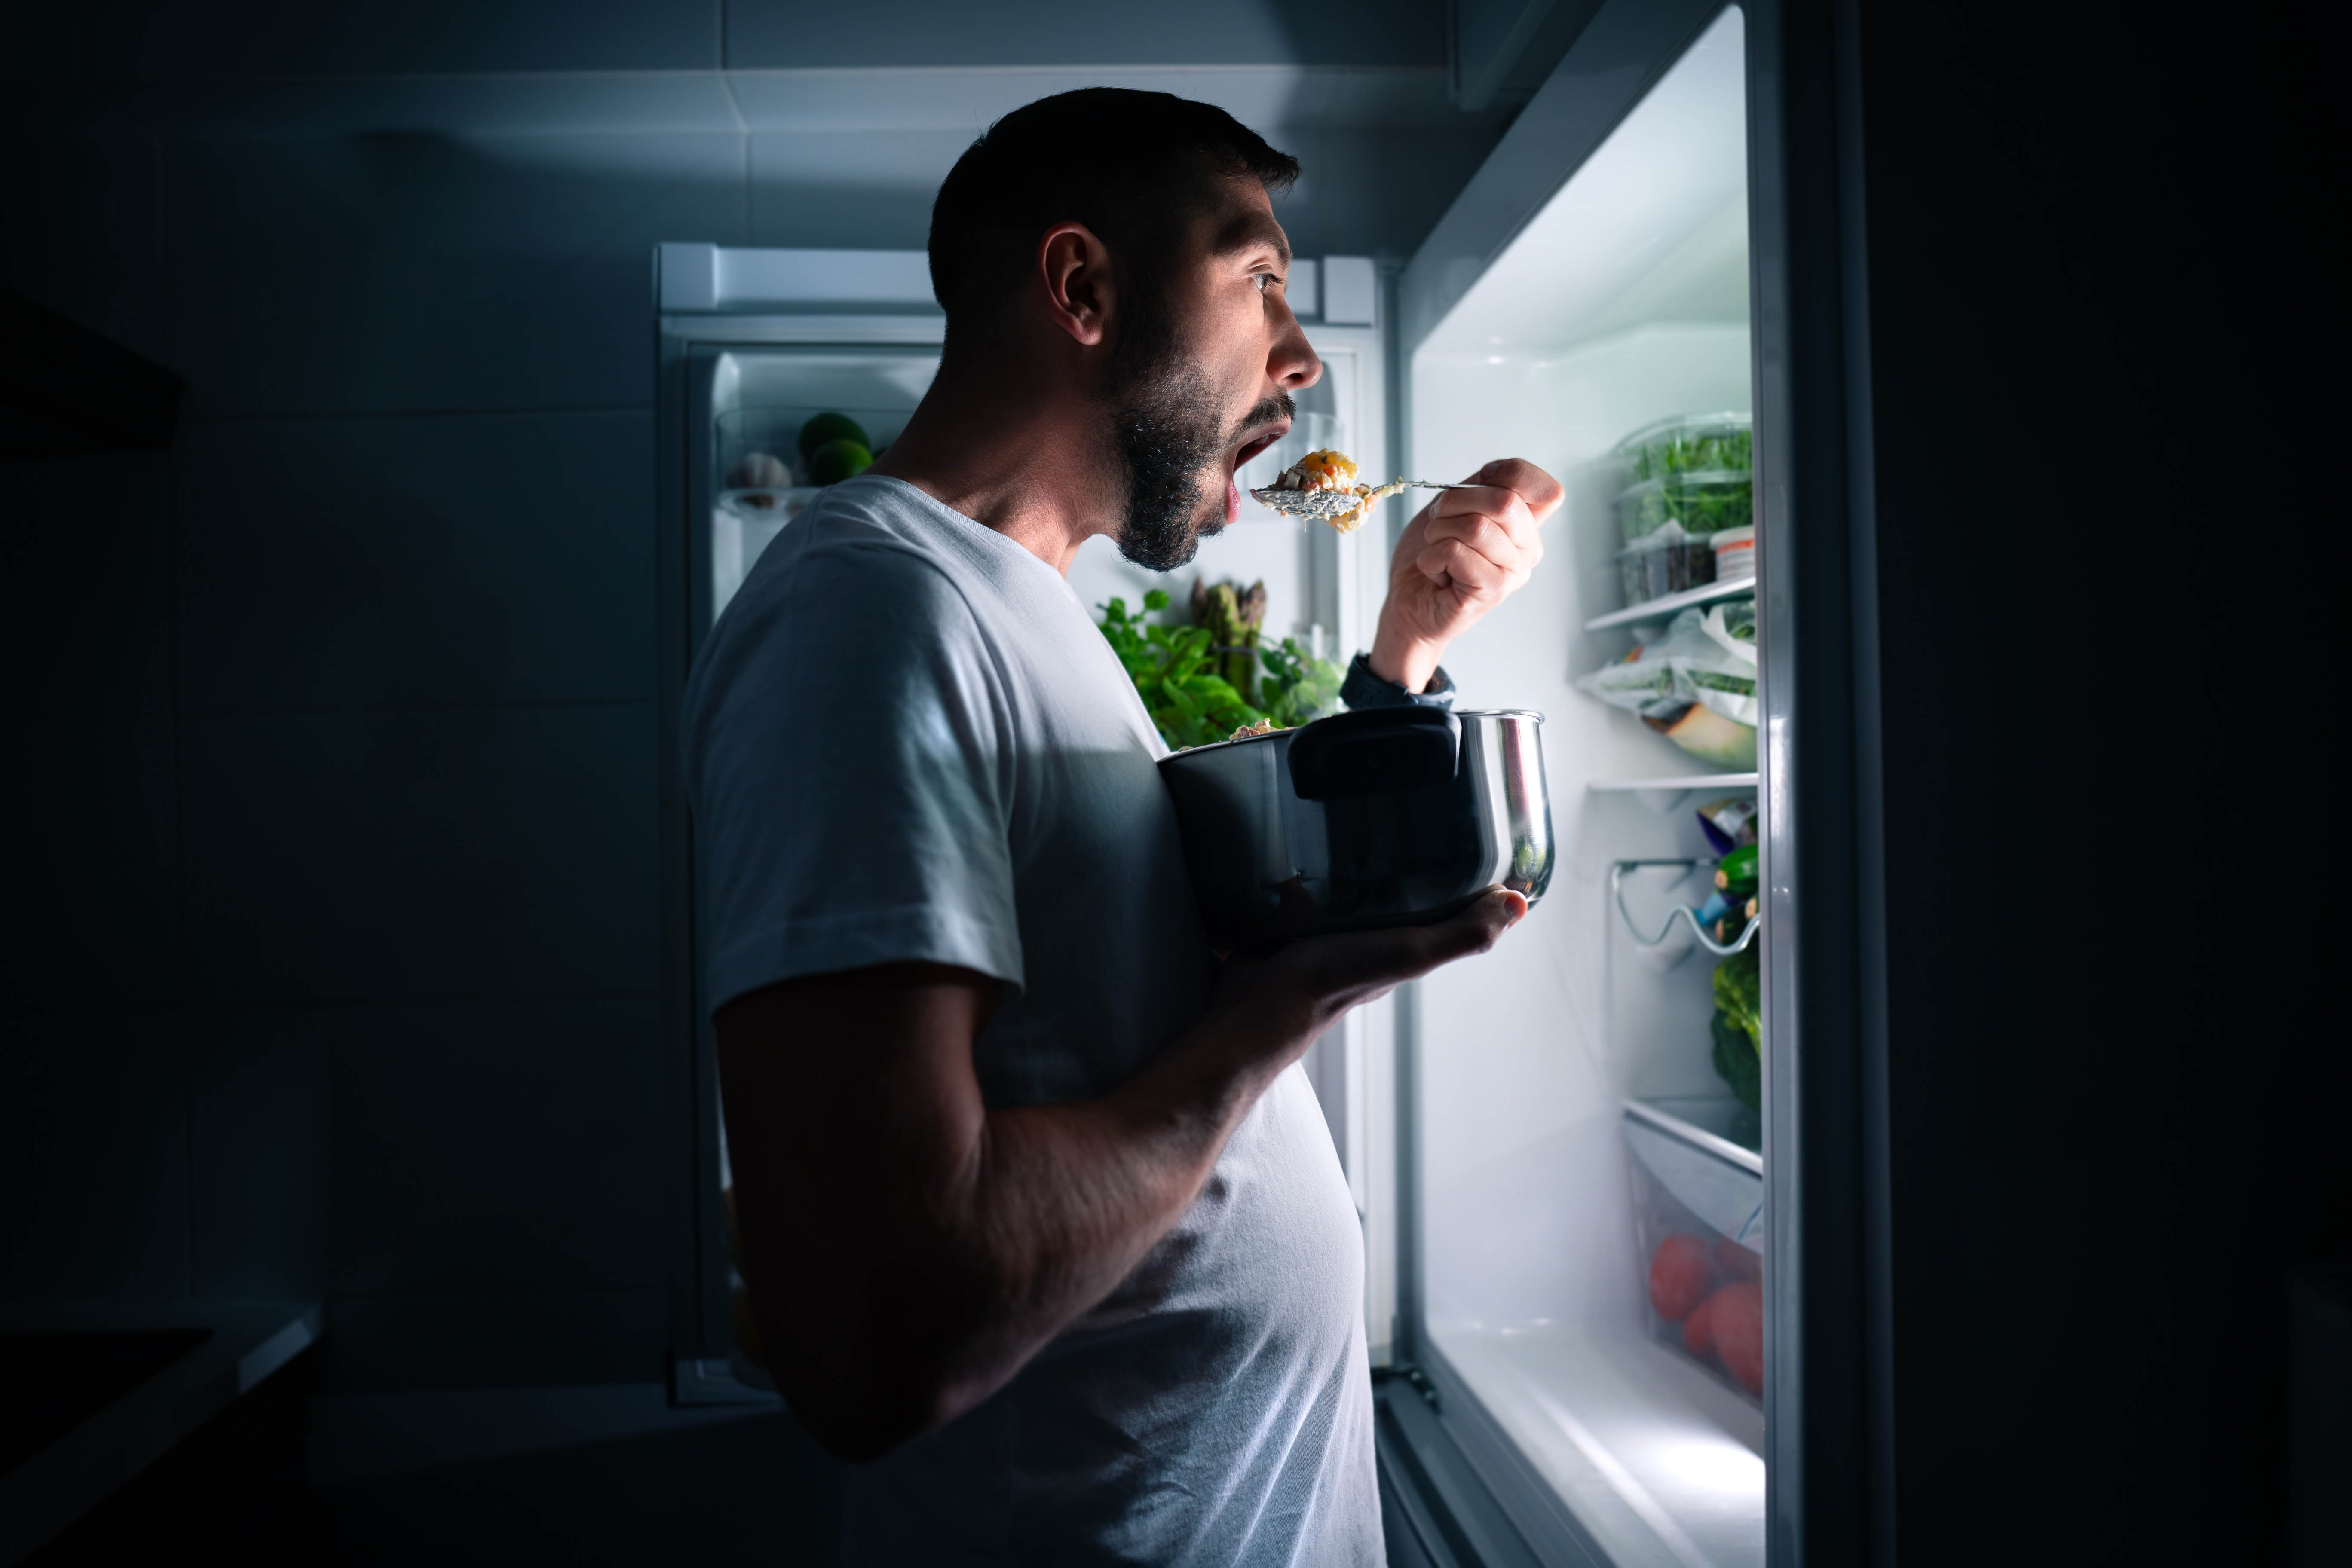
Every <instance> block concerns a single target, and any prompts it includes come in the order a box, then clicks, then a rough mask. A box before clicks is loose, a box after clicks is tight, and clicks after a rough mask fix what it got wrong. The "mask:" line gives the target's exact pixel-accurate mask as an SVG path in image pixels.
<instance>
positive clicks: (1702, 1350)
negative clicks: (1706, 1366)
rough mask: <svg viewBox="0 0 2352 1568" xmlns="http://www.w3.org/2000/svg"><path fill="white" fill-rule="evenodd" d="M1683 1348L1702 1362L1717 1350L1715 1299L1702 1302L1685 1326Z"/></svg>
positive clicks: (1710, 1298)
mask: <svg viewBox="0 0 2352 1568" xmlns="http://www.w3.org/2000/svg"><path fill="white" fill-rule="evenodd" d="M1683 1348H1684V1349H1685V1350H1686V1351H1688V1352H1690V1353H1691V1354H1693V1355H1695V1356H1697V1357H1698V1358H1699V1359H1700V1360H1701V1361H1704V1360H1706V1356H1707V1353H1708V1352H1710V1351H1712V1350H1713V1349H1715V1297H1713V1296H1709V1297H1708V1298H1707V1299H1706V1300H1705V1301H1701V1302H1700V1303H1699V1304H1698V1307H1697V1310H1696V1311H1695V1312H1692V1313H1691V1315H1690V1321H1689V1322H1685V1324H1683Z"/></svg>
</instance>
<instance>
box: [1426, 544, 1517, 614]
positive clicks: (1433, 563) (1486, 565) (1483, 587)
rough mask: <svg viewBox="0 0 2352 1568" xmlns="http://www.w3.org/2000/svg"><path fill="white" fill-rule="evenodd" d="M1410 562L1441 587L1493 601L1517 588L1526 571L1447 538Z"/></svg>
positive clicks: (1479, 599) (1482, 600) (1490, 602)
mask: <svg viewBox="0 0 2352 1568" xmlns="http://www.w3.org/2000/svg"><path fill="white" fill-rule="evenodd" d="M1413 565H1414V566H1416V567H1417V568H1419V569H1420V570H1421V574H1422V575H1423V577H1425V578H1427V579H1429V580H1430V581H1432V582H1433V583H1435V584H1437V585H1438V586H1439V587H1440V588H1448V587H1450V588H1454V589H1455V590H1458V591H1461V592H1462V593H1463V594H1464V595H1465V597H1467V598H1470V599H1473V600H1476V601H1479V602H1481V603H1486V604H1492V603H1494V602H1496V601H1499V600H1500V599H1501V598H1502V597H1503V596H1504V595H1505V594H1507V593H1508V592H1510V591H1511V590H1512V589H1514V588H1516V587H1517V586H1518V585H1519V583H1520V582H1522V581H1524V580H1526V578H1527V573H1525V572H1521V571H1510V570H1506V569H1504V568H1502V567H1500V566H1497V565H1496V564H1495V563H1494V562H1493V561H1492V560H1489V559H1487V558H1486V557H1485V556H1483V555H1480V554H1479V553H1478V552H1477V551H1476V550H1475V549H1471V548H1470V547H1469V546H1468V545H1465V544H1464V543H1463V542H1462V541H1461V540H1460V539H1446V540H1444V542H1442V543H1439V544H1433V545H1431V546H1429V547H1428V548H1427V549H1423V551H1422V552H1421V554H1420V555H1419V556H1418V557H1417V558H1416V559H1414V561H1413Z"/></svg>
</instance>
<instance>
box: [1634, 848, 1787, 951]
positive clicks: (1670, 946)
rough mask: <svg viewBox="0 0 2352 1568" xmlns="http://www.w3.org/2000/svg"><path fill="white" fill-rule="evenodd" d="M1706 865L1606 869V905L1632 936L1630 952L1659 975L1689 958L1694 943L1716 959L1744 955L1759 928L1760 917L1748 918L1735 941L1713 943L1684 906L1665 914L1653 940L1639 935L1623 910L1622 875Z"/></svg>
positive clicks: (1647, 863) (1642, 863) (1658, 863)
mask: <svg viewBox="0 0 2352 1568" xmlns="http://www.w3.org/2000/svg"><path fill="white" fill-rule="evenodd" d="M1706 863H1707V862H1705V861H1697V860H1633V861H1617V862H1612V864H1611V865H1610V867H1609V902H1610V903H1611V904H1613V905H1615V906H1616V910H1617V915H1618V918H1620V919H1622V921H1624V922H1625V929H1626V930H1627V931H1629V932H1631V933H1632V934H1633V950H1634V951H1635V952H1637V953H1639V954H1640V955H1641V956H1642V961H1643V963H1645V964H1647V965H1649V966H1650V967H1652V968H1654V969H1658V970H1662V971H1663V970H1666V969H1671V968H1673V967H1675V965H1677V964H1679V963H1681V962H1682V961H1683V960H1684V959H1685V958H1686V957H1688V956H1690V950H1691V946H1692V944H1694V943H1696V944H1697V945H1698V946H1702V947H1704V948H1706V950H1707V951H1708V952H1710V953H1712V954H1714V955H1715V956H1717V957H1718V958H1728V957H1730V956H1732V955H1733V954H1735V953H1744V952H1746V951H1747V950H1748V944H1749V943H1750V942H1753V941H1755V940H1756V933H1757V932H1758V931H1759V930H1761V929H1762V928H1763V925H1764V916H1763V915H1762V914H1760V913H1759V914H1756V915H1749V916H1748V924H1747V925H1745V926H1743V927H1742V928H1741V930H1740V933H1739V935H1738V937H1737V938H1736V939H1734V940H1733V941H1731V942H1729V943H1723V942H1717V940H1716V939H1715V938H1714V937H1712V936H1708V935H1707V934H1706V927H1705V926H1703V925H1700V924H1699V920H1698V911H1697V910H1696V909H1694V908H1692V907H1691V906H1690V905H1689V904H1675V906H1674V907H1673V908H1672V909H1670V910H1668V911H1667V912H1666V923H1665V925H1664V926H1663V927H1661V928H1660V930H1659V932H1658V934H1657V935H1656V936H1643V935H1642V928H1641V926H1639V925H1635V924H1634V921H1633V911H1632V910H1630V909H1628V908H1626V907H1625V873H1627V872H1629V871H1663V870H1666V869H1669V868H1675V867H1679V868H1680V869H1681V870H1683V871H1685V872H1693V871H1696V870H1698V868H1699V867H1701V866H1703V865H1706Z"/></svg>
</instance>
